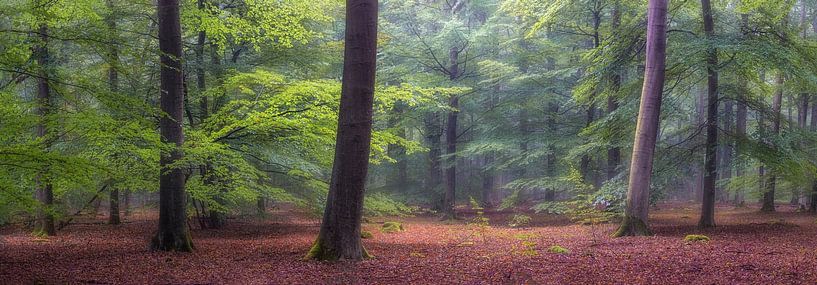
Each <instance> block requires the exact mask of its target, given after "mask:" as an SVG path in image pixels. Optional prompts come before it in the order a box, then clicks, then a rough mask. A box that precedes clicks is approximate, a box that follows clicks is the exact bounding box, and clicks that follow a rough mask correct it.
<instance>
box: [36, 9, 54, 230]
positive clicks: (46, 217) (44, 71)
mask: <svg viewBox="0 0 817 285" xmlns="http://www.w3.org/2000/svg"><path fill="white" fill-rule="evenodd" d="M37 34H38V35H39V39H38V40H39V42H38V43H37V45H36V46H35V47H34V56H35V57H36V61H37V65H38V66H39V74H38V76H37V114H38V115H39V117H40V121H39V124H37V137H38V138H40V139H42V140H43V142H42V143H43V146H42V147H43V148H44V149H45V150H46V151H47V150H48V149H49V148H50V147H51V146H50V140H51V137H50V136H51V135H52V134H51V130H50V126H49V124H50V122H49V116H50V115H51V112H52V111H53V99H52V98H51V82H50V78H51V58H50V54H49V53H48V25H47V24H45V23H41V24H39V27H38V31H37ZM49 171H50V167H49V166H47V165H46V166H45V167H44V169H43V170H42V172H41V173H40V174H39V175H38V177H37V191H36V196H37V201H39V202H40V204H42V205H41V206H40V207H39V208H38V210H37V224H36V227H35V230H34V232H35V233H36V234H38V235H49V236H50V235H55V234H56V233H57V230H56V228H55V227H54V213H53V210H54V209H52V206H53V204H54V191H53V188H54V186H53V184H52V183H51V177H49V175H48V172H49Z"/></svg>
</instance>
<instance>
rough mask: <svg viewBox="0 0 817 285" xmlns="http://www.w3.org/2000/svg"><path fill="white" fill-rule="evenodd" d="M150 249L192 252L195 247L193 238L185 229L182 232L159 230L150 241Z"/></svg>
mask: <svg viewBox="0 0 817 285" xmlns="http://www.w3.org/2000/svg"><path fill="white" fill-rule="evenodd" d="M150 249H151V250H160V251H178V252H193V250H194V249H196V247H195V246H193V239H192V238H191V237H190V233H189V232H187V231H185V232H184V234H174V233H172V232H163V231H159V232H158V233H156V235H155V236H153V239H152V240H151V241H150Z"/></svg>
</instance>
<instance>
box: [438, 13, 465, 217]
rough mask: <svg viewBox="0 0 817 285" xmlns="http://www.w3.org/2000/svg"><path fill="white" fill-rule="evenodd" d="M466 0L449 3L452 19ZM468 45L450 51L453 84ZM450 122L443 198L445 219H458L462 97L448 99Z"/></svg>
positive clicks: (447, 122)
mask: <svg viewBox="0 0 817 285" xmlns="http://www.w3.org/2000/svg"><path fill="white" fill-rule="evenodd" d="M465 2H466V0H457V1H454V2H451V3H449V7H448V9H449V12H450V17H451V19H456V18H457V14H458V13H459V11H460V10H462V9H463V8H465ZM466 47H467V44H464V45H463V47H459V45H456V44H455V45H453V46H451V47H450V48H449V50H448V60H449V63H448V70H447V73H448V78H449V79H450V80H451V81H452V82H453V81H457V80H458V79H460V77H461V76H462V71H461V70H460V53H461V52H463V51H464V50H465V48H466ZM448 107H449V108H451V110H449V111H448V120H447V121H446V127H445V146H446V148H445V150H446V152H445V154H446V155H447V156H448V160H447V162H446V165H445V195H444V198H443V214H444V218H452V219H453V218H456V212H455V211H454V204H455V203H456V200H457V195H456V194H457V138H458V136H459V133H458V132H457V127H458V126H459V125H458V119H459V113H460V110H459V109H460V96H459V94H452V95H451V97H450V98H449V99H448Z"/></svg>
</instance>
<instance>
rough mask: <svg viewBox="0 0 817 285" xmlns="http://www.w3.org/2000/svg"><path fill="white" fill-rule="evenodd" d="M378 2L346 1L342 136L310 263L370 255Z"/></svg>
mask: <svg viewBox="0 0 817 285" xmlns="http://www.w3.org/2000/svg"><path fill="white" fill-rule="evenodd" d="M377 11H378V3H377V0H347V1H346V15H347V17H346V47H345V50H344V57H343V58H344V61H343V83H342V87H341V98H340V111H339V113H338V135H337V143H336V145H335V160H334V164H333V167H332V179H331V182H330V184H329V195H328V197H327V199H326V209H325V210H324V214H323V223H322V224H321V231H320V233H319V234H318V238H317V240H316V241H315V244H314V245H313V247H312V249H310V251H309V253H307V255H306V257H305V258H306V259H318V260H361V259H363V258H367V257H369V255H368V253H366V250H365V249H364V248H363V244H362V243H361V238H360V223H361V219H362V217H363V194H364V188H365V186H366V185H365V184H366V176H367V172H368V168H369V153H370V148H371V146H370V144H371V138H372V113H373V111H372V108H373V99H374V85H375V71H376V59H377Z"/></svg>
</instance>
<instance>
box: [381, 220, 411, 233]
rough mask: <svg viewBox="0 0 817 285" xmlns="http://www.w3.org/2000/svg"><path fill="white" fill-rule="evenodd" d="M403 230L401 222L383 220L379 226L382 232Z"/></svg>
mask: <svg viewBox="0 0 817 285" xmlns="http://www.w3.org/2000/svg"><path fill="white" fill-rule="evenodd" d="M405 230H406V229H405V228H403V224H401V223H398V222H383V226H382V227H381V228H380V231H381V232H384V233H399V232H402V231H405Z"/></svg>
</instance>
